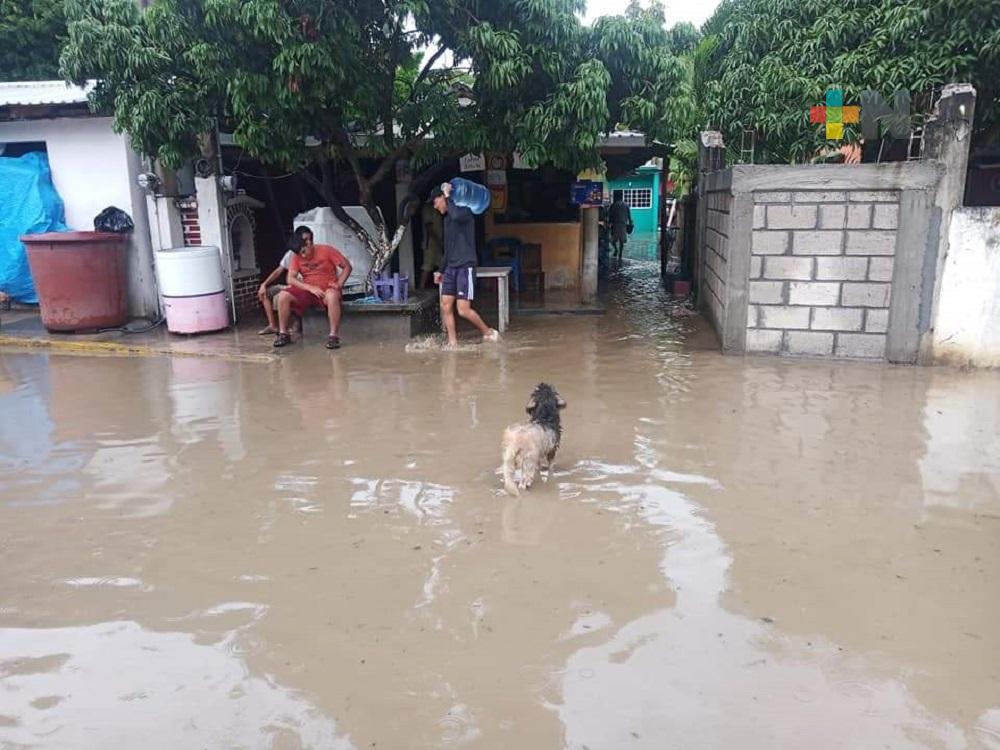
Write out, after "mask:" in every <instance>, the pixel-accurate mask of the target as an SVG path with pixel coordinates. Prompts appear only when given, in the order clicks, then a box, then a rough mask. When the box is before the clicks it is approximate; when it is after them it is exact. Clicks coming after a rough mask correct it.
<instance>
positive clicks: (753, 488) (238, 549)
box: [0, 262, 1000, 750]
mask: <svg viewBox="0 0 1000 750" xmlns="http://www.w3.org/2000/svg"><path fill="white" fill-rule="evenodd" d="M649 270H650V269H649V267H647V266H646V265H644V264H641V263H634V262H633V263H630V264H628V265H627V268H626V271H625V272H624V273H623V274H622V275H621V277H620V279H619V280H618V283H617V284H616V285H615V287H614V289H613V290H612V292H611V297H610V299H609V301H608V307H609V312H608V314H607V315H606V316H603V317H597V316H572V315H563V316H541V317H532V318H523V319H515V321H514V327H513V328H512V330H511V331H510V333H509V335H508V336H507V337H506V339H505V340H504V342H502V343H501V344H499V345H484V346H473V345H469V346H466V347H463V349H462V350H461V351H458V352H442V351H440V349H439V348H438V347H437V345H436V343H434V342H428V343H424V344H420V343H417V344H416V345H413V346H411V347H409V348H408V350H402V349H400V348H393V347H379V346H378V345H377V344H376V343H375V342H352V341H351V339H350V332H349V331H347V330H345V331H344V341H345V347H344V348H343V349H341V350H340V351H336V352H330V351H327V350H325V349H324V348H323V346H322V341H321V340H320V339H317V340H316V341H307V342H305V343H304V344H302V345H295V346H292V347H288V348H287V349H286V350H285V351H284V352H282V353H281V355H280V356H279V357H277V358H275V359H274V360H273V361H265V360H261V361H254V360H253V359H250V358H242V359H240V358H235V357H234V358H227V357H225V356H218V357H210V358H198V357H167V356H160V357H118V356H116V357H111V356H104V357H96V356H71V355H66V354H58V353H54V352H48V353H46V352H17V351H0V747H2V748H22V747H25V748H28V747H30V748H35V747H38V748H91V747H93V748H126V747H143V748H195V747H197V748H202V747H204V748H262V747H267V748H297V747H311V748H437V747H477V748H480V747H481V748H557V747H566V748H575V749H582V748H590V749H591V750H599V749H603V748H613V749H614V748H654V749H656V750H660V749H662V748H678V749H681V748H683V749H685V750H688V749H690V748H753V749H756V748H761V749H765V748H766V749H768V750H770V749H772V748H799V747H809V748H817V749H821V748H844V749H845V750H846V749H850V750H855V749H867V748H918V747H919V748H925V747H926V748H987V749H988V750H996V749H997V748H1000V627H998V626H997V623H998V622H1000V583H998V581H1000V576H998V574H1000V437H998V436H1000V375H998V374H996V373H988V372H959V371H954V370H946V369H920V368H910V367H893V366H885V365H875V364H872V365H868V364H856V363H840V362H824V361H787V360H777V359H767V358H747V359H742V358H730V357H722V356H721V355H719V354H718V353H717V352H716V351H714V350H713V349H712V348H711V347H710V346H707V345H705V341H706V339H705V334H704V331H702V333H701V334H698V329H699V325H703V324H700V323H699V319H697V318H695V317H691V316H690V315H689V314H687V312H686V311H684V310H683V309H678V308H676V307H673V306H671V305H670V304H669V303H668V301H666V300H665V299H664V298H662V296H661V295H660V293H659V291H658V289H657V285H656V281H655V279H654V278H651V277H650V275H649ZM261 346H262V347H263V349H266V344H264V345H261ZM263 349H262V350H263ZM539 381H546V382H550V383H552V384H554V385H555V386H556V388H558V390H559V392H560V393H561V394H562V395H563V397H564V398H565V399H566V401H567V402H568V408H567V409H566V410H565V412H564V427H565V434H564V438H563V443H562V447H561V448H560V451H559V454H558V456H557V458H556V465H555V469H554V472H553V474H552V476H551V477H550V479H549V481H547V482H545V483H539V484H537V485H536V486H535V487H534V488H533V489H532V490H531V491H530V492H528V493H526V494H525V495H523V496H522V497H520V498H510V497H507V496H505V495H504V494H502V492H501V487H500V480H499V476H498V474H497V470H498V467H499V444H500V434H501V431H502V429H503V427H504V426H505V425H507V424H508V423H510V422H513V421H517V420H519V419H521V418H522V416H523V415H524V404H525V402H526V400H527V396H528V394H529V392H530V391H531V389H532V387H533V386H534V385H535V384H536V383H538V382H539Z"/></svg>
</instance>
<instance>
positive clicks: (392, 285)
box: [375, 271, 410, 304]
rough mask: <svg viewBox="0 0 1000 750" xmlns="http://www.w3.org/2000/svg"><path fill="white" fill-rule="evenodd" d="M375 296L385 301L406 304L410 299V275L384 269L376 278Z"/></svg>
mask: <svg viewBox="0 0 1000 750" xmlns="http://www.w3.org/2000/svg"><path fill="white" fill-rule="evenodd" d="M375 296H376V297H378V298H379V299H380V300H382V301H383V302H394V303H396V304H400V303H403V304H405V303H406V302H407V301H409V299H410V277H409V276H400V275H399V274H398V273H394V274H392V276H390V275H389V274H388V272H386V271H383V272H382V273H380V274H379V275H378V277H377V278H376V279H375Z"/></svg>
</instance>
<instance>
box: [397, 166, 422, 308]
mask: <svg viewBox="0 0 1000 750" xmlns="http://www.w3.org/2000/svg"><path fill="white" fill-rule="evenodd" d="M412 177H413V175H412V173H411V171H410V163H409V162H408V161H407V160H405V159H400V160H399V161H398V162H396V206H397V210H398V207H399V206H401V205H403V199H405V198H406V196H407V195H408V194H409V192H410V181H411V180H412ZM396 218H397V221H398V220H399V217H398V216H397V217H396ZM410 229H411V227H407V228H406V234H404V235H403V239H402V240H401V241H400V243H399V247H398V248H397V250H396V251H397V252H398V253H399V274H400V276H409V277H410V289H415V288H416V284H417V281H418V279H417V276H416V268H415V267H414V260H413V232H412V231H410Z"/></svg>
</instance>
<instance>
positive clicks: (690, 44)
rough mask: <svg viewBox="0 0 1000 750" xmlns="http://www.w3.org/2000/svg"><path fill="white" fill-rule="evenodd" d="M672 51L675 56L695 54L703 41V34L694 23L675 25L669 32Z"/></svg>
mask: <svg viewBox="0 0 1000 750" xmlns="http://www.w3.org/2000/svg"><path fill="white" fill-rule="evenodd" d="M668 36H669V39H670V49H671V50H672V51H673V53H674V54H675V55H686V54H690V53H692V52H694V50H695V47H697V46H698V43H699V42H700V41H701V32H700V31H698V29H697V28H696V27H695V25H694V24H693V23H689V22H687V21H685V22H683V23H677V24H674V25H673V26H672V27H670V31H669V32H668Z"/></svg>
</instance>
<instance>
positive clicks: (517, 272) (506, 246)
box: [479, 237, 521, 292]
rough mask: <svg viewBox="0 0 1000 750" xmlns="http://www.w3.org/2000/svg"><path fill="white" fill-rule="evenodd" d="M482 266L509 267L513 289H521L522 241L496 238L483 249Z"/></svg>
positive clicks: (510, 238) (511, 238)
mask: <svg viewBox="0 0 1000 750" xmlns="http://www.w3.org/2000/svg"><path fill="white" fill-rule="evenodd" d="M479 265H481V266H509V267H510V280H511V287H512V288H513V290H514V291H515V292H518V291H520V289H521V240H519V239H518V238H517V237H494V238H493V239H491V240H488V241H487V242H486V246H485V247H484V248H483V258H482V261H481V262H480V264H479Z"/></svg>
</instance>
